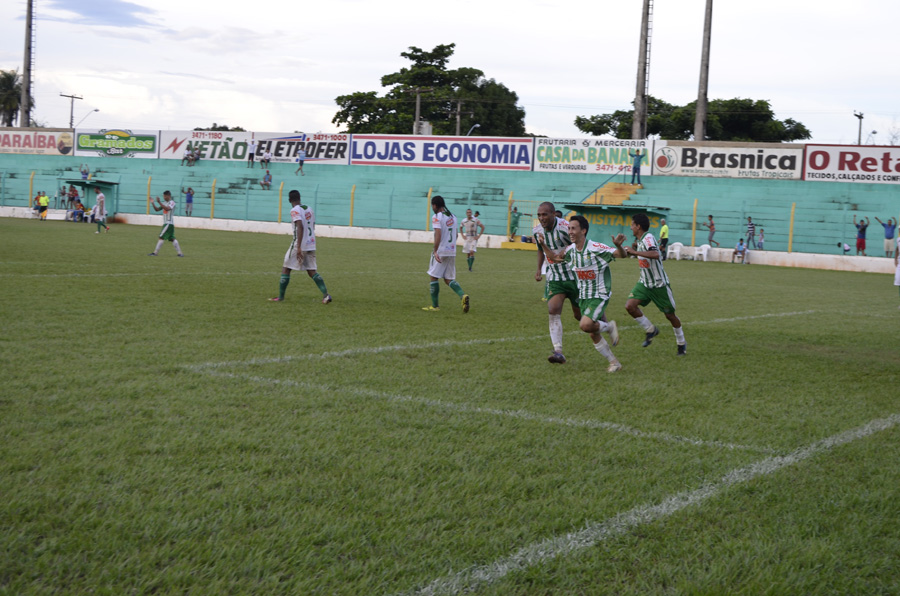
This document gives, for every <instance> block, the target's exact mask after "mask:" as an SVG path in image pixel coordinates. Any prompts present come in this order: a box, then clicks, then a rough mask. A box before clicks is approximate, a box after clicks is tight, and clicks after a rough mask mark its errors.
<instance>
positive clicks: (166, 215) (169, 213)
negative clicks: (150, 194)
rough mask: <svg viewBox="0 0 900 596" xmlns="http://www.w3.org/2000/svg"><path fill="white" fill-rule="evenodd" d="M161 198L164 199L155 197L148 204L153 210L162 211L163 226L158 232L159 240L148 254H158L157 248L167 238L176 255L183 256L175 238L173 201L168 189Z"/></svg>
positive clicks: (160, 246) (152, 255)
mask: <svg viewBox="0 0 900 596" xmlns="http://www.w3.org/2000/svg"><path fill="white" fill-rule="evenodd" d="M163 198H164V199H165V201H160V200H159V197H156V202H155V203H150V206H151V207H153V210H154V211H157V212H159V211H162V212H163V227H162V230H160V232H159V242H157V243H156V248H155V249H154V250H153V252H151V253H150V254H149V255H148V256H151V257H155V256H158V255H159V249H160V248H162V245H163V242H165V241H166V240H168V241H169V242H171V243H172V246H174V247H175V252H176V253H177V254H178V256H179V257H183V256H184V253H183V252H181V245H179V244H178V240H176V239H175V201H174V200H173V199H172V193H171V192H169V191H168V190H167V191H166V192H164V193H163Z"/></svg>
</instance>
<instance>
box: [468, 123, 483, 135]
mask: <svg viewBox="0 0 900 596" xmlns="http://www.w3.org/2000/svg"><path fill="white" fill-rule="evenodd" d="M476 128H481V125H480V124H473V125H472V128H470V129H469V132H467V133H466V136H469V135H470V134H472V131H473V130H475V129H476Z"/></svg>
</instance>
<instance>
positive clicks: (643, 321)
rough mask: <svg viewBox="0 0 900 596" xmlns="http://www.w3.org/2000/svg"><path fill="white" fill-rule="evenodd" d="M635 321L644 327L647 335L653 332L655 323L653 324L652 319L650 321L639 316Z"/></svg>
mask: <svg viewBox="0 0 900 596" xmlns="http://www.w3.org/2000/svg"><path fill="white" fill-rule="evenodd" d="M635 321H637V324H638V325H640V326H641V327H643V328H644V331H646V332H647V333H650V332H651V331H653V323H651V322H650V319H648V318H647V317H645V316H644V315H641V316H639V317H638V318H636V319H635Z"/></svg>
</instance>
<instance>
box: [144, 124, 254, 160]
mask: <svg viewBox="0 0 900 596" xmlns="http://www.w3.org/2000/svg"><path fill="white" fill-rule="evenodd" d="M252 138H253V133H252V132H233V131H219V130H187V131H184V130H164V131H161V132H160V133H159V147H160V152H159V156H160V157H161V158H163V159H182V158H183V157H184V152H185V150H187V149H194V150H196V151H198V152H199V153H200V159H201V160H204V159H210V160H219V161H246V159H247V149H248V147H249V145H250V140H251V139H252ZM258 154H259V152H258V151H257V155H258Z"/></svg>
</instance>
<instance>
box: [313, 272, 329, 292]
mask: <svg viewBox="0 0 900 596" xmlns="http://www.w3.org/2000/svg"><path fill="white" fill-rule="evenodd" d="M312 280H313V281H314V282H316V287H317V288H319V291H320V292H322V295H323V296H327V295H328V289H327V288H326V287H325V280H324V279H322V276H321V275H319V274H318V273H316V274H315V275H313V278H312Z"/></svg>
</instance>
